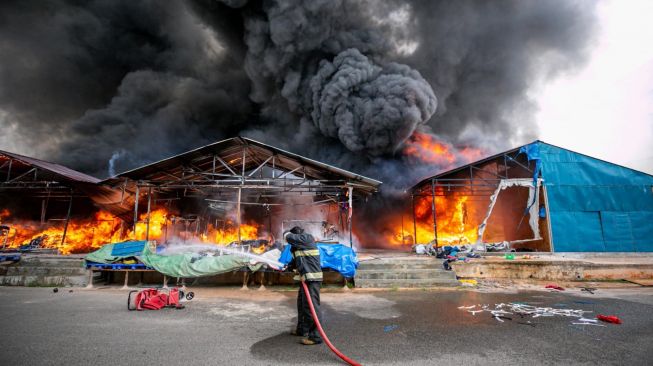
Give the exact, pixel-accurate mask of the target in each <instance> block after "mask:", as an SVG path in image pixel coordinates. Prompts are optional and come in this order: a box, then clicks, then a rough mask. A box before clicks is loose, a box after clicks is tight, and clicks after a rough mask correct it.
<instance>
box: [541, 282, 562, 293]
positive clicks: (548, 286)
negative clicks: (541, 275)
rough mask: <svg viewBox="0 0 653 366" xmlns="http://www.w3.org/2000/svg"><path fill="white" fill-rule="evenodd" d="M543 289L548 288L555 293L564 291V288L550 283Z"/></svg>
mask: <svg viewBox="0 0 653 366" xmlns="http://www.w3.org/2000/svg"><path fill="white" fill-rule="evenodd" d="M544 288H548V289H551V290H557V291H564V290H565V288H564V287H562V286H558V285H557V284H555V283H550V284H548V285H546V286H544Z"/></svg>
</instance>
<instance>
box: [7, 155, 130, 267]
mask: <svg viewBox="0 0 653 366" xmlns="http://www.w3.org/2000/svg"><path fill="white" fill-rule="evenodd" d="M99 182H100V180H99V179H97V178H95V177H92V176H89V175H86V174H83V173H80V172H78V171H75V170H72V169H70V168H67V167H65V166H62V165H59V164H55V163H51V162H48V161H44V160H40V159H35V158H32V157H28V156H24V155H20V154H15V153H11V152H7V151H0V246H1V247H2V249H3V250H17V249H19V250H20V251H22V252H28V251H29V252H35V251H36V252H38V251H40V252H43V251H46V252H54V253H57V252H58V253H62V254H68V253H71V252H73V251H80V250H82V251H84V250H85V251H88V250H90V249H91V248H92V247H93V246H94V245H99V244H101V240H104V238H101V235H95V234H94V232H95V231H96V230H95V229H96V228H101V227H103V226H106V225H107V222H108V221H111V222H115V223H117V222H119V220H118V219H116V218H113V217H111V215H102V214H101V213H98V212H97V207H96V206H95V204H94V202H93V200H92V199H90V197H89V192H95V191H96V188H97V184H98V183H99ZM89 217H90V218H89ZM109 225H111V224H109ZM95 239H99V241H96V240H95Z"/></svg>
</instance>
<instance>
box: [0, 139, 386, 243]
mask: <svg viewBox="0 0 653 366" xmlns="http://www.w3.org/2000/svg"><path fill="white" fill-rule="evenodd" d="M3 154H4V155H2V156H3V159H4V161H0V164H2V163H4V165H2V170H0V174H2V175H3V176H4V177H6V179H5V181H4V182H3V183H1V184H0V188H1V192H2V197H3V199H2V202H1V204H0V210H1V211H0V212H1V213H2V216H0V217H1V218H0V220H2V223H3V224H4V225H6V226H7V227H8V228H9V230H8V232H7V233H5V236H4V238H5V239H7V241H8V246H10V247H19V246H21V245H23V246H24V245H27V244H29V243H30V241H32V240H33V239H35V238H43V239H42V240H43V242H42V243H40V244H41V245H40V246H41V247H45V248H54V249H57V250H58V251H59V252H61V253H63V254H68V253H83V252H89V251H91V250H94V249H96V248H98V247H100V246H101V245H103V244H106V243H110V242H116V241H120V240H126V239H134V240H157V241H158V242H159V243H162V244H164V245H166V244H168V243H186V242H204V243H215V244H221V245H228V244H231V243H238V244H243V243H249V244H250V245H251V246H252V250H253V251H259V250H260V251H262V250H265V248H263V246H264V245H265V244H268V245H269V244H271V243H273V242H274V241H275V240H276V238H279V237H280V235H281V232H282V231H283V230H284V229H287V228H290V227H291V226H293V225H296V224H301V225H302V226H304V227H306V228H307V229H308V230H309V231H311V232H312V233H313V234H314V235H315V236H316V237H317V238H320V239H323V240H331V241H340V242H348V243H349V244H350V245H353V242H354V240H355V238H354V236H353V233H352V217H353V216H352V213H353V208H354V205H356V204H357V203H356V202H360V201H362V200H364V199H366V197H367V196H369V195H371V194H373V193H375V192H377V191H378V188H379V186H380V184H381V182H379V181H376V180H374V179H370V178H367V177H363V176H360V175H357V174H354V173H351V172H349V171H345V170H342V169H339V168H336V167H334V166H331V165H327V164H324V163H321V162H318V161H315V160H311V159H308V158H306V157H303V156H300V155H296V154H293V153H290V152H288V151H284V150H281V149H278V148H275V147H272V146H269V145H266V144H263V143H260V142H258V141H254V140H251V139H247V138H242V137H237V138H231V139H227V140H223V141H219V142H216V143H213V144H210V145H206V146H204V147H201V148H198V149H195V150H192V151H189V152H186V153H183V154H179V155H176V156H173V157H170V158H167V159H164V160H161V161H159V162H155V163H152V164H149V165H145V166H142V167H140V168H137V169H133V170H130V171H127V172H124V173H121V174H118V175H116V176H114V177H110V178H108V179H106V180H104V181H100V180H98V179H95V178H93V177H90V176H86V175H83V174H81V173H78V172H75V171H73V170H70V169H68V168H65V167H62V166H60V165H57V164H53V163H48V162H44V161H41V160H37V159H32V158H27V157H23V156H18V155H15V154H11V153H3ZM41 171H44V172H47V174H48V175H46V174H45V173H43V172H41ZM55 178H56V179H55ZM15 188H16V189H17V188H20V189H21V190H20V191H21V198H20V199H17V198H15V197H14V196H13V193H12V192H13V190H12V189H15ZM54 199H66V200H67V201H66V202H68V206H67V207H66V210H64V211H65V212H66V213H67V215H66V216H65V217H64V219H63V221H62V222H63V225H53V224H51V223H49V222H48V220H47V219H45V218H44V217H46V208H47V207H48V202H49V201H48V200H54ZM34 200H41V201H39V202H45V203H42V206H41V208H42V211H41V220H40V221H39V220H38V219H35V217H34V216H35V212H36V211H38V210H37V209H36V207H38V206H37V205H36V203H30V204H29V205H26V204H25V202H27V201H29V202H31V201H34ZM73 200H74V201H75V207H73V203H72V202H73ZM82 200H83V202H84V203H85V206H83V207H82V204H81V202H82ZM24 201H25V202H24ZM78 206H79V209H78ZM60 226H61V227H60Z"/></svg>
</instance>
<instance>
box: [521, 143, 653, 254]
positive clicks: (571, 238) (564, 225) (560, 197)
mask: <svg viewBox="0 0 653 366" xmlns="http://www.w3.org/2000/svg"><path fill="white" fill-rule="evenodd" d="M520 153H525V154H526V155H527V156H528V159H529V161H530V160H536V161H537V163H538V164H537V165H539V166H536V169H535V173H537V172H538V170H539V173H540V175H541V177H542V178H543V180H544V185H545V187H546V190H547V198H548V200H547V201H548V205H549V214H550V217H549V219H550V220H551V231H552V237H553V240H552V243H553V250H554V251H556V252H603V251H608V252H610V251H612V252H651V251H653V176H651V175H649V174H646V173H642V172H639V171H636V170H633V169H629V168H626V167H622V166H619V165H616V164H612V163H608V162H606V161H602V160H599V159H596V158H592V157H590V156H587V155H583V154H579V153H576V152H573V151H569V150H566V149H562V148H559V147H557V146H553V145H549V144H546V143H544V142H541V141H536V142H533V143H532V144H529V145H526V146H524V147H522V148H521V149H520Z"/></svg>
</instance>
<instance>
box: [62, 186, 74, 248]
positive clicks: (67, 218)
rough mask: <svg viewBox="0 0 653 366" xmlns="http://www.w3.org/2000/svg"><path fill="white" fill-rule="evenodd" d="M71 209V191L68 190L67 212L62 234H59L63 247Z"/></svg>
mask: <svg viewBox="0 0 653 366" xmlns="http://www.w3.org/2000/svg"><path fill="white" fill-rule="evenodd" d="M72 209H73V192H70V201H69V202H68V213H67V214H66V222H65V223H64V225H63V234H62V235H61V246H62V247H63V245H64V243H65V242H66V233H67V232H68V223H69V222H70V212H71V211H72Z"/></svg>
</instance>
